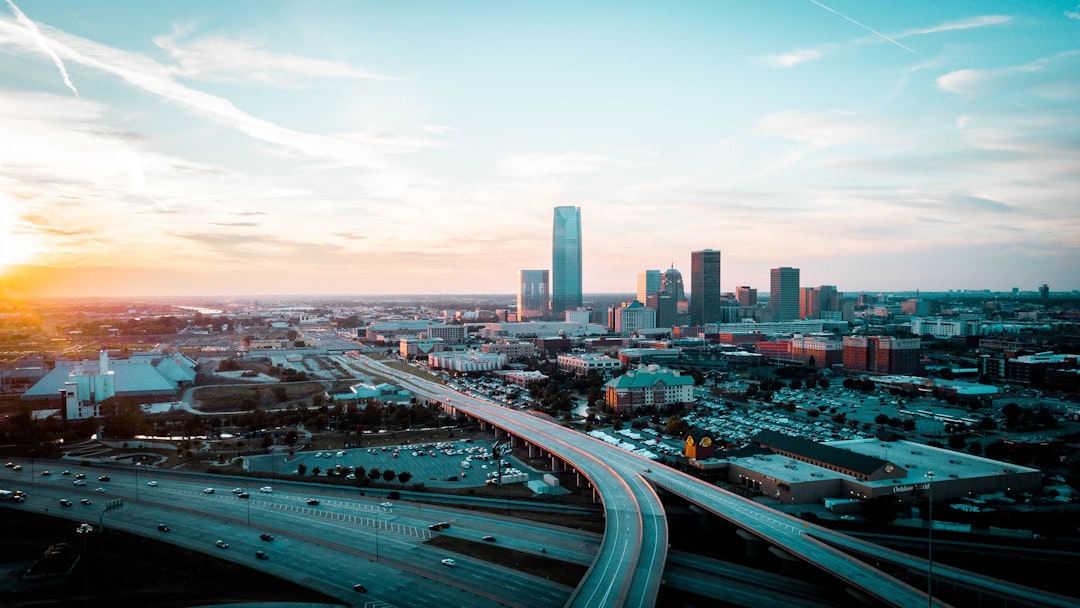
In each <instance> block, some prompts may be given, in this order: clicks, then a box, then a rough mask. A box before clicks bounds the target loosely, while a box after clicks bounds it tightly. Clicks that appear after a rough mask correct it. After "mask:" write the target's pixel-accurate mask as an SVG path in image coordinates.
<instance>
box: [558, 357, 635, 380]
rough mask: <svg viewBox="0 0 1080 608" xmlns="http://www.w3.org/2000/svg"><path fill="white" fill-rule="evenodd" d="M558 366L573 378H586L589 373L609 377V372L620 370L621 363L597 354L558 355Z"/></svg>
mask: <svg viewBox="0 0 1080 608" xmlns="http://www.w3.org/2000/svg"><path fill="white" fill-rule="evenodd" d="M558 364H559V369H561V370H562V371H564V372H570V373H572V374H574V375H575V376H587V375H589V373H590V372H596V373H598V374H600V375H602V376H610V375H611V372H613V371H615V370H618V369H622V363H620V362H619V360H618V359H612V358H611V357H609V356H607V355H601V354H597V353H574V354H568V355H559V359H558Z"/></svg>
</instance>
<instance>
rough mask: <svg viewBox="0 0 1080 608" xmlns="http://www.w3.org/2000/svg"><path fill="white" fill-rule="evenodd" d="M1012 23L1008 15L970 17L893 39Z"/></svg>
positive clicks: (908, 31) (905, 32)
mask: <svg viewBox="0 0 1080 608" xmlns="http://www.w3.org/2000/svg"><path fill="white" fill-rule="evenodd" d="M1010 21H1012V17H1010V16H1008V15H979V16H977V17H971V18H968V19H959V20H957V21H949V22H947V23H942V24H939V25H932V26H930V27H923V28H916V29H912V30H907V31H904V32H901V33H899V34H895V35H893V38H896V39H904V38H907V37H909V36H926V35H929V34H940V33H942V32H953V31H957V30H970V29H974V28H977V27H987V26H991V25H1002V24H1005V23H1009V22H1010Z"/></svg>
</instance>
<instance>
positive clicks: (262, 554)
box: [255, 551, 270, 559]
mask: <svg viewBox="0 0 1080 608" xmlns="http://www.w3.org/2000/svg"><path fill="white" fill-rule="evenodd" d="M255 557H257V558H259V559H270V556H269V555H267V554H266V551H256V552H255Z"/></svg>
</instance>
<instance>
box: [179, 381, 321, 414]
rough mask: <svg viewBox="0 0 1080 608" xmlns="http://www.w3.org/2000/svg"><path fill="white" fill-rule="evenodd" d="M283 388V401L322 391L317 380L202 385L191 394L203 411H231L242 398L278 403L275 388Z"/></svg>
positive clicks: (266, 403)
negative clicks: (240, 384) (249, 384)
mask: <svg viewBox="0 0 1080 608" xmlns="http://www.w3.org/2000/svg"><path fill="white" fill-rule="evenodd" d="M281 388H284V389H285V401H293V400H296V399H307V398H309V397H311V396H312V395H315V394H317V393H320V392H323V391H325V390H326V389H325V388H323V385H322V383H319V382H280V383H274V384H252V385H251V386H204V387H200V388H197V389H195V392H194V394H193V396H192V398H193V400H194V401H195V402H196V404H197V407H198V408H199V409H200V410H202V411H204V412H215V411H231V410H238V409H240V403H241V402H243V400H244V399H251V400H253V401H254V402H255V403H256V404H259V405H274V404H277V403H279V402H280V401H279V400H278V397H277V395H276V394H275V392H274V391H275V389H281Z"/></svg>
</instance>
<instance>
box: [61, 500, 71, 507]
mask: <svg viewBox="0 0 1080 608" xmlns="http://www.w3.org/2000/svg"><path fill="white" fill-rule="evenodd" d="M60 506H61V507H70V506H71V501H70V500H68V499H66V498H61V499H60Z"/></svg>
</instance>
